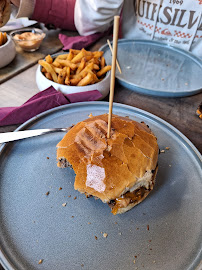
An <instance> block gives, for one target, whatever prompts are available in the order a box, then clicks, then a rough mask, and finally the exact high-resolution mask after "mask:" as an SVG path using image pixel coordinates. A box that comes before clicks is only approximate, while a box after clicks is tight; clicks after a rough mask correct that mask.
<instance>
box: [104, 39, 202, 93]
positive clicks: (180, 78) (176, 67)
mask: <svg viewBox="0 0 202 270" xmlns="http://www.w3.org/2000/svg"><path fill="white" fill-rule="evenodd" d="M100 50H102V51H104V57H105V59H106V62H107V63H108V64H110V63H111V52H110V50H109V46H108V44H106V45H104V46H103V47H101V48H100ZM117 58H118V61H119V64H120V66H121V70H122V74H120V73H119V71H118V69H117V70H116V78H117V80H118V81H119V83H120V84H121V85H123V86H124V87H126V88H129V89H131V90H133V91H136V92H139V93H142V94H147V95H154V96H162V97H183V96H189V95H194V94H197V93H199V92H201V91H202V76H201V74H202V60H201V59H199V58H197V57H196V56H194V55H193V54H191V53H189V52H186V51H184V50H181V49H178V48H175V47H172V46H169V45H166V44H163V43H159V42H155V41H147V40H124V39H123V40H119V41H118V52H117Z"/></svg>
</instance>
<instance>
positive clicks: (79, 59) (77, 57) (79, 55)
mask: <svg viewBox="0 0 202 270" xmlns="http://www.w3.org/2000/svg"><path fill="white" fill-rule="evenodd" d="M84 56H85V54H84V52H83V51H80V53H78V54H77V55H76V56H74V58H73V59H72V61H71V62H72V63H74V64H76V63H78V62H80V61H81V59H82V58H83V57H84Z"/></svg>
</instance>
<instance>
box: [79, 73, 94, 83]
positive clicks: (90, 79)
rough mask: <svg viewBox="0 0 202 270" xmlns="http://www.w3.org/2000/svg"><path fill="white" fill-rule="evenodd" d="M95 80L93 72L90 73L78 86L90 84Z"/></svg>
mask: <svg viewBox="0 0 202 270" xmlns="http://www.w3.org/2000/svg"><path fill="white" fill-rule="evenodd" d="M92 81H93V74H92V73H90V72H89V73H88V74H87V75H86V76H85V77H84V78H83V79H82V80H81V81H80V82H79V83H78V84H77V86H85V85H88V84H90V83H91V82H92Z"/></svg>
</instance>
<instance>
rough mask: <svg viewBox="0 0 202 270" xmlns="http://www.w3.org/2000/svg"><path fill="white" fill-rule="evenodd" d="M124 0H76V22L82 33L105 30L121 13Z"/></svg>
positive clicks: (88, 33) (87, 33)
mask: <svg viewBox="0 0 202 270" xmlns="http://www.w3.org/2000/svg"><path fill="white" fill-rule="evenodd" d="M123 2H124V0H102V1H100V0H76V5H75V10H74V24H75V26H76V29H77V31H78V32H79V34H80V35H84V36H86V35H90V34H93V33H96V32H104V31H106V30H108V28H109V27H110V26H111V25H112V24H113V18H114V16H115V15H120V13H121V9H122V6H123Z"/></svg>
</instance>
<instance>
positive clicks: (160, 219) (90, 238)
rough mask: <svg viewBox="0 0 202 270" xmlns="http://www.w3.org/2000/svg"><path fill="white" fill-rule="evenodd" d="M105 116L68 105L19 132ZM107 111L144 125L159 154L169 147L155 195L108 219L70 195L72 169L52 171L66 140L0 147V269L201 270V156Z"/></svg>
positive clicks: (160, 127)
mask: <svg viewBox="0 0 202 270" xmlns="http://www.w3.org/2000/svg"><path fill="white" fill-rule="evenodd" d="M107 111H108V103H106V102H88V103H80V104H73V105H67V106H63V107H60V108H56V109H53V110H50V111H48V112H45V113H43V114H41V115H40V116H39V117H35V118H33V119H32V120H30V121H28V122H27V123H25V124H24V125H22V126H21V127H20V128H19V129H20V130H24V129H37V128H52V127H66V126H70V125H71V124H75V123H77V122H78V121H81V120H83V119H85V118H87V117H88V115H89V113H93V115H98V114H102V113H106V112H107ZM113 111H114V113H116V114H119V115H122V116H129V117H130V118H131V119H134V120H137V121H145V122H146V123H147V124H148V125H149V126H150V127H151V128H152V130H153V131H154V133H155V134H156V135H157V137H158V143H159V146H160V149H165V148H166V147H170V150H165V153H161V154H160V156H159V172H158V175H157V181H156V186H155V188H154V191H153V192H152V193H151V194H150V196H149V197H148V198H147V199H146V200H145V201H144V202H142V203H141V204H140V205H138V206H136V207H135V208H133V209H132V210H131V211H129V212H127V213H125V214H123V215H117V216H113V215H112V214H111V213H110V208H109V207H108V205H106V204H103V203H102V202H101V201H99V200H94V198H89V199H86V198H85V196H84V195H81V194H80V193H78V192H77V191H75V190H74V188H73V183H74V176H75V175H74V172H73V171H72V170H71V169H69V168H66V169H60V168H58V167H57V165H56V147H55V146H56V144H57V143H58V142H59V141H60V140H61V139H62V137H63V135H64V134H61V133H55V134H49V135H45V136H41V137H38V138H37V137H35V138H31V139H26V140H22V141H18V142H13V143H8V144H6V145H4V146H3V147H2V148H1V152H0V245H1V249H2V253H1V261H2V264H3V266H4V267H5V269H16V270H17V269H18V270H22V269H29V270H36V269H43V270H46V269H49V270H50V269H51V270H53V269H57V270H62V269H64V270H66V269H70V270H74V269H97V270H101V269H102V270H103V269H109V270H114V269H118V270H119V269H120V270H123V269H133V270H134V269H136V268H137V269H149V270H153V269H155V270H158V269H159V270H164V269H165V270H188V269H189V270H191V269H196V268H197V266H198V267H199V263H200V258H201V233H202V230H201V225H202V211H201V203H202V201H201V200H202V199H201V198H202V197H201V179H202V173H201V167H200V166H201V163H200V162H201V156H200V154H199V152H198V151H197V149H196V148H195V147H194V146H193V145H192V144H191V142H190V141H189V140H188V139H187V138H186V137H184V136H183V135H182V134H181V133H180V132H179V131H178V130H176V129H175V128H174V127H172V126H171V125H169V124H168V123H166V122H164V121H163V120H161V119H160V118H158V117H156V116H154V115H151V114H149V113H147V112H145V111H142V110H139V109H136V108H133V107H129V106H126V105H121V104H114V109H113ZM60 187H62V189H61V190H59V188H60ZM47 192H49V195H46V193H47ZM70 195H71V197H70ZM64 203H66V206H62V205H63V204H64ZM103 233H107V234H108V237H107V238H104V237H103ZM95 236H96V237H97V240H96V239H95ZM41 259H42V260H43V262H42V264H38V262H39V260H41ZM134 260H135V264H134Z"/></svg>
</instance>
